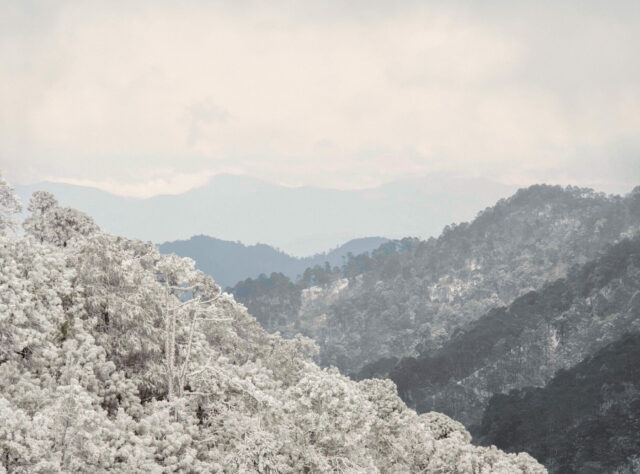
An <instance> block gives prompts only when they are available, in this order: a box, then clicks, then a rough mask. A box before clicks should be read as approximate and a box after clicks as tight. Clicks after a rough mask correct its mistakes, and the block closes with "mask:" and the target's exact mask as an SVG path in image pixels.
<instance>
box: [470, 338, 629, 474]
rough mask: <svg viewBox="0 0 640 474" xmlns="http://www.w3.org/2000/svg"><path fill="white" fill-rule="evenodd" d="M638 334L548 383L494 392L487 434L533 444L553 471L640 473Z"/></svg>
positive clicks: (513, 443)
mask: <svg viewBox="0 0 640 474" xmlns="http://www.w3.org/2000/svg"><path fill="white" fill-rule="evenodd" d="M639 362H640V335H639V334H638V333H636V334H633V335H627V336H624V337H622V338H621V339H618V340H616V341H615V342H612V343H610V344H608V345H607V346H606V347H604V348H603V349H601V350H600V351H598V352H597V353H596V354H595V355H593V356H591V357H588V358H587V359H586V360H585V361H584V362H581V363H580V364H578V365H576V366H575V367H572V368H571V369H568V370H561V371H559V372H558V373H557V374H556V376H555V377H553V379H551V381H550V382H549V383H548V384H547V386H546V387H544V388H531V387H527V388H524V389H521V390H514V391H512V392H510V393H509V394H508V395H496V396H494V397H493V398H492V399H491V401H490V402H489V406H488V408H487V411H486V413H485V415H484V418H483V420H482V427H481V429H480V433H481V436H482V440H483V441H484V442H486V443H491V444H495V445H497V446H499V447H500V448H502V449H505V450H507V451H517V450H527V451H528V452H530V453H532V454H533V455H534V456H536V457H537V459H539V460H540V461H541V462H543V463H544V464H545V465H546V466H547V468H548V469H549V471H550V472H563V473H576V474H577V473H597V472H614V471H615V472H618V473H620V474H633V473H637V472H639V471H640V364H639Z"/></svg>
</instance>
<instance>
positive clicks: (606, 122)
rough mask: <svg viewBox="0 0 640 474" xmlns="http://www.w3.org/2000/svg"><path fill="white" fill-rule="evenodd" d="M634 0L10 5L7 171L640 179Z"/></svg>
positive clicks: (324, 182) (3, 21) (200, 178)
mask: <svg viewBox="0 0 640 474" xmlns="http://www.w3.org/2000/svg"><path fill="white" fill-rule="evenodd" d="M639 58H640V2H638V1H637V0H633V1H629V2H615V1H606V2H605V1H603V2H588V1H579V2H578V1H576V2H571V1H563V2H557V1H549V2H546V1H531V2H512V1H483V2H471V1H470V2H425V1H416V2H413V1H405V2H398V1H387V2H383V1H377V0H366V1H358V0H355V1H353V0H352V1H348V2H347V1H344V2H339V1H331V0H329V1H327V0H323V1H286V2H284V1H283V2H279V1H268V2H267V1H264V2H243V1H233V2H229V1H227V2H215V1H202V2H199V1H191V2H190V1H181V2H164V1H159V0H153V1H151V0H148V1H135V0H134V1H110V2H97V1H96V2H93V1H92V2H87V1H75V2H65V1H46V0H38V1H29V0H20V1H18V0H15V1H12V0H4V1H0V169H2V170H3V171H4V174H5V176H6V177H7V179H8V180H10V181H11V182H12V183H14V184H29V183H33V182H37V181H41V180H45V179H48V180H58V181H66V182H73V183H81V184H87V185H92V186H98V187H101V188H102V189H106V190H109V191H112V192H115V193H118V194H123V195H136V196H149V195H154V194H158V193H178V192H183V191H186V190H188V189H190V188H192V187H195V186H199V185H202V184H204V183H205V182H206V181H207V180H208V179H209V178H210V177H211V176H213V175H215V174H217V173H244V174H248V175H251V176H254V177H258V178H262V179H264V180H267V181H272V182H277V183H281V184H286V185H294V186H295V185H315V186H323V187H332V188H362V187H368V186H373V185H376V184H380V183H383V182H388V181H391V180H395V179H402V178H405V177H408V176H416V175H426V174H429V173H432V172H439V173H440V172H447V173H453V174H460V175H465V176H482V177H488V178H492V179H495V180H498V181H501V182H504V183H509V184H522V185H527V184H531V183H534V182H552V183H572V184H579V185H588V186H592V187H596V188H597V189H599V190H604V191H608V192H619V193H624V192H627V191H629V190H630V189H631V188H632V187H633V186H635V185H637V184H640V60H639Z"/></svg>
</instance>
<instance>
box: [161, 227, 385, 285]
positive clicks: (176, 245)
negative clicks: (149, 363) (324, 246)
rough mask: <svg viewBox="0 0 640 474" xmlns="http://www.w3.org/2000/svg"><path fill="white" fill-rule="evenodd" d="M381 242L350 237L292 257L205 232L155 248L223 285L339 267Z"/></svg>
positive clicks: (257, 245)
mask: <svg viewBox="0 0 640 474" xmlns="http://www.w3.org/2000/svg"><path fill="white" fill-rule="evenodd" d="M385 242H388V239H385V238H383V237H365V238H361V239H353V240H350V241H349V242H347V243H345V244H343V245H341V246H340V247H337V248H335V249H333V250H330V251H328V252H325V253H321V254H316V255H313V256H311V257H305V258H297V257H292V256H291V255H288V254H286V253H284V252H282V251H280V250H278V249H275V248H273V247H271V246H269V245H266V244H256V245H244V244H242V243H240V242H229V241H226V240H221V239H216V238H213V237H209V236H206V235H197V236H193V237H191V238H190V239H189V240H177V241H174V242H165V243H163V244H161V245H159V246H158V248H159V250H160V252H161V253H165V254H168V253H175V254H176V255H179V256H181V257H189V258H192V259H193V260H195V262H196V268H198V269H199V270H202V271H203V272H204V273H206V274H207V275H210V276H212V277H213V279H214V280H215V281H216V283H218V284H219V285H221V286H222V287H223V288H224V287H227V286H232V285H235V284H236V283H238V282H239V281H241V280H245V279H247V278H255V277H258V276H259V275H260V274H266V275H271V273H282V274H284V275H286V276H287V277H289V278H291V279H292V280H295V279H296V277H297V276H298V275H302V273H303V272H304V270H305V269H307V268H309V267H314V266H315V265H324V264H325V262H328V263H329V265H330V266H331V267H334V266H342V264H343V263H344V262H345V261H346V258H347V256H348V255H349V254H353V255H357V254H361V253H364V252H370V251H372V250H374V249H376V248H378V247H379V246H380V245H382V244H383V243H385Z"/></svg>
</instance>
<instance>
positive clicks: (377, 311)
mask: <svg viewBox="0 0 640 474" xmlns="http://www.w3.org/2000/svg"><path fill="white" fill-rule="evenodd" d="M639 228H640V188H637V189H636V190H635V191H634V192H632V193H630V194H629V195H627V196H625V197H619V196H605V195H604V194H598V193H595V192H593V191H591V190H587V189H580V188H573V187H567V188H562V187H560V186H546V185H536V186H532V187H530V188H527V189H522V190H519V191H518V192H517V193H516V194H515V195H513V196H512V197H510V198H509V199H502V200H500V201H499V202H498V203H497V204H496V205H495V206H494V207H491V208H488V209H486V210H484V211H483V212H481V213H480V214H479V215H478V216H477V217H476V219H475V220H473V221H472V222H470V223H463V224H460V225H453V226H448V227H447V228H445V230H444V232H443V233H442V234H441V235H440V237H438V238H437V239H435V238H432V239H429V240H427V241H420V240H413V241H406V242H407V245H406V249H405V251H401V252H388V253H381V254H379V255H377V256H376V257H375V258H362V259H360V260H359V261H358V260H353V262H352V263H353V265H354V266H355V267H358V266H360V267H361V268H362V269H363V270H362V271H357V270H358V268H356V269H355V270H356V271H352V272H351V271H345V272H343V273H342V274H339V275H335V277H334V278H333V279H332V280H331V281H329V282H325V283H323V284H320V285H318V284H313V283H311V284H310V285H309V286H308V287H306V288H300V289H297V290H295V291H296V293H295V295H294V294H289V293H286V294H285V298H286V299H287V300H295V299H299V300H300V303H299V304H291V305H288V306H287V308H286V310H287V311H290V312H291V314H289V313H287V314H284V315H282V318H281V319H282V320H285V321H289V322H290V324H291V325H293V326H295V327H300V328H301V330H303V332H304V334H306V335H308V336H309V337H312V338H313V339H314V340H316V341H317V342H318V344H319V345H320V348H321V358H322V363H323V364H326V365H330V364H332V365H336V366H337V367H339V368H340V369H341V370H342V371H343V372H345V373H356V372H358V371H359V370H360V369H361V368H362V367H364V366H365V365H367V364H371V363H374V362H376V361H378V360H380V359H391V358H401V357H404V356H407V355H417V354H418V353H429V352H431V351H434V350H437V349H438V348H439V347H442V345H443V344H445V343H446V342H447V341H448V340H449V339H450V338H451V336H452V335H453V334H454V333H455V331H456V330H458V329H459V328H462V327H464V326H465V325H466V324H468V323H469V322H471V321H473V320H475V319H477V318H479V317H480V316H482V315H483V314H485V313H486V312H487V311H489V309H491V308H493V307H496V306H500V305H506V304H509V303H510V302H511V301H513V300H514V299H515V298H517V297H518V296H521V295H523V294H525V293H527V292H529V291H532V290H535V289H537V288H540V287H541V286H542V285H543V284H544V283H545V282H546V281H550V280H554V279H556V278H559V277H562V276H564V275H566V272H567V271H568V269H569V268H570V267H571V266H572V265H574V264H576V263H585V262H587V261H588V260H590V259H593V258H595V257H596V256H597V255H598V253H599V252H600V251H602V250H604V249H605V248H606V246H607V245H608V244H609V243H611V242H615V241H617V240H619V239H621V238H624V237H625V236H632V235H634V234H636V233H637V232H638V230H639ZM280 287H281V286H280ZM280 287H278V288H280ZM236 295H237V297H238V298H239V300H240V301H241V302H243V303H244V304H246V305H247V306H248V307H252V305H254V306H256V305H257V301H254V300H255V298H254V297H253V296H251V293H249V294H247V295H244V294H242V293H241V292H237V293H236ZM296 295H297V296H296ZM256 297H257V298H260V301H259V304H260V305H261V306H262V307H263V310H264V311H265V312H266V313H267V314H274V313H278V312H279V311H282V310H284V309H285V308H284V307H283V304H282V301H279V299H278V297H277V296H273V297H272V296H270V295H269V294H268V293H267V294H264V295H263V294H261V293H260V294H258V295H257V296H256ZM270 305H271V306H270ZM270 308H273V311H271V309H270ZM382 364H383V365H384V361H382Z"/></svg>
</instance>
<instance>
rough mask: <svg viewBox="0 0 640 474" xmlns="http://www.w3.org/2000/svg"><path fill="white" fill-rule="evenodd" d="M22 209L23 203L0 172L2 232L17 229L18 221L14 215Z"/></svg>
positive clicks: (0, 228)
mask: <svg viewBox="0 0 640 474" xmlns="http://www.w3.org/2000/svg"><path fill="white" fill-rule="evenodd" d="M21 211H22V204H20V200H19V199H18V197H17V196H16V195H15V194H14V192H13V188H12V187H11V186H10V185H9V184H8V183H7V182H6V181H5V180H4V178H3V177H2V174H0V234H3V233H5V232H6V231H7V230H11V231H15V229H16V221H15V219H14V218H13V217H12V216H13V215H14V214H17V213H19V212H21Z"/></svg>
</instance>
